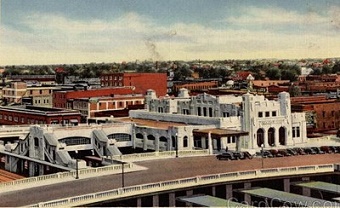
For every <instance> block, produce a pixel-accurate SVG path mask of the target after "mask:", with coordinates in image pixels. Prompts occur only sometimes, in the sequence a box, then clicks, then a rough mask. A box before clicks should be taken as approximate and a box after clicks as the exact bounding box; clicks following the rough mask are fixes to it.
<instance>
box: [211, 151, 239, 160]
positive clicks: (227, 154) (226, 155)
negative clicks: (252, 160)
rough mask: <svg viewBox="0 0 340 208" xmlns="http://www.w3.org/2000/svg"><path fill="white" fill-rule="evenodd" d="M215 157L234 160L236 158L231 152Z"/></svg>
mask: <svg viewBox="0 0 340 208" xmlns="http://www.w3.org/2000/svg"><path fill="white" fill-rule="evenodd" d="M216 158H217V159H219V160H235V159H236V158H235V157H234V155H233V153H231V152H225V153H221V154H218V155H216Z"/></svg>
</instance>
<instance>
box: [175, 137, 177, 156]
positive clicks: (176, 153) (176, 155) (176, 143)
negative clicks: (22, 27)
mask: <svg viewBox="0 0 340 208" xmlns="http://www.w3.org/2000/svg"><path fill="white" fill-rule="evenodd" d="M175 142H176V157H178V133H176V136H175Z"/></svg>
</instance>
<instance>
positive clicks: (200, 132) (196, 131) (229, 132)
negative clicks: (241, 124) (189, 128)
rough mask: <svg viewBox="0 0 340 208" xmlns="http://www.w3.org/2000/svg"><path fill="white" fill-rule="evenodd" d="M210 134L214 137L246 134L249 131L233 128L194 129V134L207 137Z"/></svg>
mask: <svg viewBox="0 0 340 208" xmlns="http://www.w3.org/2000/svg"><path fill="white" fill-rule="evenodd" d="M209 133H210V134H211V136H212V137H213V138H215V137H218V138H220V137H227V136H246V135H249V132H246V131H241V130H233V129H219V128H214V129H194V130H193V134H194V136H204V137H207V136H208V134H209Z"/></svg>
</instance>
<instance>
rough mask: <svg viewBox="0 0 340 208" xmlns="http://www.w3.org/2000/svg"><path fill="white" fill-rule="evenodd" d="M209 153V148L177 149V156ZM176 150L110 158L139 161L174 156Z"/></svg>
mask: <svg viewBox="0 0 340 208" xmlns="http://www.w3.org/2000/svg"><path fill="white" fill-rule="evenodd" d="M204 155H209V150H207V149H204V150H179V151H178V156H179V157H187V156H204ZM175 156H176V151H164V152H148V153H137V154H127V155H116V156H113V157H112V159H116V160H124V161H140V160H150V159H159V158H169V157H175Z"/></svg>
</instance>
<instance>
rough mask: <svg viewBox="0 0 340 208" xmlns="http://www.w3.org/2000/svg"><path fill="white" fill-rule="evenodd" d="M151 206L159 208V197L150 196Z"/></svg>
mask: <svg viewBox="0 0 340 208" xmlns="http://www.w3.org/2000/svg"><path fill="white" fill-rule="evenodd" d="M152 206H153V207H159V195H158V194H156V195H153V196H152Z"/></svg>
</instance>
